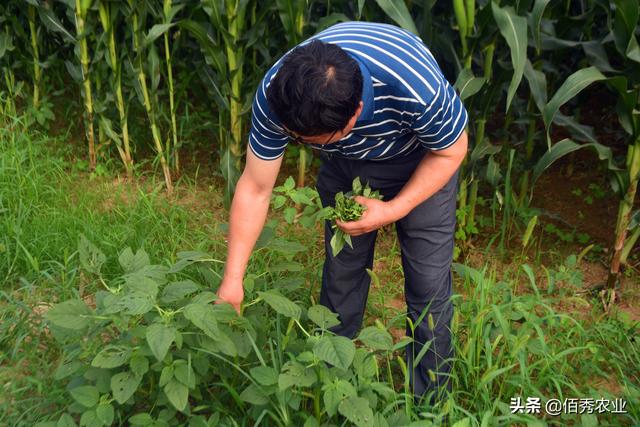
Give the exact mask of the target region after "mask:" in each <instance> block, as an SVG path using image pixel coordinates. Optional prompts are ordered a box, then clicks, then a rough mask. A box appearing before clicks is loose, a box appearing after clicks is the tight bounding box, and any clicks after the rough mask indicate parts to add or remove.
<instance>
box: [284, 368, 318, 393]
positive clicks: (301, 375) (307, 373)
mask: <svg viewBox="0 0 640 427" xmlns="http://www.w3.org/2000/svg"><path fill="white" fill-rule="evenodd" d="M317 379H318V378H317V376H316V373H315V371H314V370H313V368H307V367H305V366H304V365H302V364H300V363H298V362H287V363H285V364H284V366H283V367H282V372H281V373H280V375H279V376H278V388H279V389H280V390H286V389H288V388H290V387H292V386H297V387H311V386H312V385H313V384H314V383H315V382H316V380H317Z"/></svg>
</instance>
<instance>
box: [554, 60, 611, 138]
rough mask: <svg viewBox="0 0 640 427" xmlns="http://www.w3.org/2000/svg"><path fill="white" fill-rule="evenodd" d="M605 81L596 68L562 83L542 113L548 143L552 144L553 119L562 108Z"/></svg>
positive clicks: (577, 74) (591, 68) (590, 68)
mask: <svg viewBox="0 0 640 427" xmlns="http://www.w3.org/2000/svg"><path fill="white" fill-rule="evenodd" d="M605 79H606V77H605V76H604V75H603V74H602V73H601V72H600V71H598V69H597V68H596V67H589V68H583V69H581V70H578V71H576V72H575V73H573V74H571V75H570V76H569V77H567V80H565V81H564V83H562V86H560V88H559V89H558V91H557V92H556V93H555V95H553V98H551V100H550V101H549V103H548V104H547V105H546V106H545V107H544V110H543V111H542V118H543V119H544V123H545V127H546V130H547V142H548V144H549V145H550V144H551V139H550V137H549V129H550V128H551V123H552V122H553V118H554V116H555V114H556V113H557V112H558V110H559V109H560V107H561V106H562V105H563V104H564V103H566V102H567V101H569V100H570V99H572V98H573V97H574V96H576V95H577V94H578V93H580V91H582V90H583V89H584V88H586V87H587V86H589V85H590V84H591V83H594V82H597V81H600V80H605Z"/></svg>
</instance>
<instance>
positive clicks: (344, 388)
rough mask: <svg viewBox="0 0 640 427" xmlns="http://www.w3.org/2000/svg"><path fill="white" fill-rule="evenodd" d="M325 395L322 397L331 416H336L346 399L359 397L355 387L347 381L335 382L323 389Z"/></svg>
mask: <svg viewBox="0 0 640 427" xmlns="http://www.w3.org/2000/svg"><path fill="white" fill-rule="evenodd" d="M322 390H323V391H324V394H323V395H322V398H323V401H324V406H325V409H326V410H327V414H328V415H329V416H331V417H332V416H334V415H335V414H336V412H337V411H338V405H340V402H342V401H343V400H344V399H345V398H346V397H351V396H357V395H358V393H357V391H356V389H355V387H354V386H353V385H351V383H349V382H348V381H345V380H335V381H334V382H332V383H329V384H326V385H324V386H323V387H322Z"/></svg>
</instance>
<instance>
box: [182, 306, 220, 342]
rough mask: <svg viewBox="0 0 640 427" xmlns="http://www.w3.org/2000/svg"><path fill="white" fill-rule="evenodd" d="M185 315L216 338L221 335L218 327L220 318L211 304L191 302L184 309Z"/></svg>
mask: <svg viewBox="0 0 640 427" xmlns="http://www.w3.org/2000/svg"><path fill="white" fill-rule="evenodd" d="M183 314H184V317H186V318H187V319H188V320H190V321H191V323H193V324H194V325H195V326H196V327H197V328H198V329H200V330H202V331H203V332H204V333H205V334H207V335H208V336H209V337H211V338H213V339H214V340H216V339H218V338H219V337H220V335H221V332H220V329H219V328H218V319H217V318H216V315H215V312H214V311H213V307H211V305H209V304H189V305H188V306H186V307H185V309H184V311H183Z"/></svg>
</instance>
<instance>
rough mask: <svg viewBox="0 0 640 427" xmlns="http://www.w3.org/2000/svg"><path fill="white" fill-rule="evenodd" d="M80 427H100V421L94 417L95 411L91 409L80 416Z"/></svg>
mask: <svg viewBox="0 0 640 427" xmlns="http://www.w3.org/2000/svg"><path fill="white" fill-rule="evenodd" d="M80 425H81V426H87V427H97V426H100V425H101V424H100V421H99V420H98V417H97V416H96V411H95V410H93V409H89V410H88V411H84V412H83V413H82V416H81V417H80Z"/></svg>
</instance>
